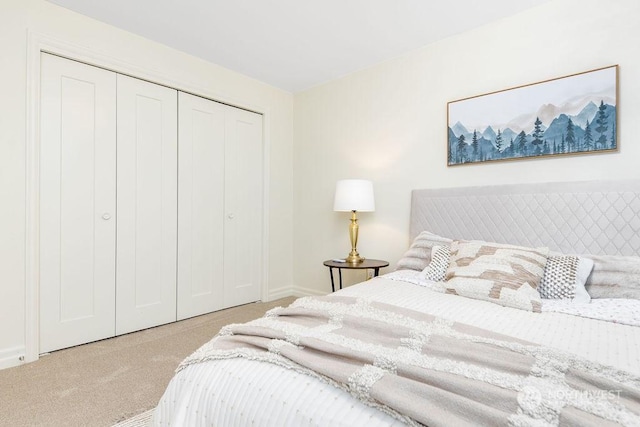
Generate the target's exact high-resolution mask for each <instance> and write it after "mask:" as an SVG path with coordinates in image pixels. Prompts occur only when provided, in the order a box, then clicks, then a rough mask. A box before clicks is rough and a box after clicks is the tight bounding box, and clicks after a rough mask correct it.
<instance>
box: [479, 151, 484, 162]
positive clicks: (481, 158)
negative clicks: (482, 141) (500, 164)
mask: <svg viewBox="0 0 640 427" xmlns="http://www.w3.org/2000/svg"><path fill="white" fill-rule="evenodd" d="M479 158H480V161H481V162H483V161H484V160H485V159H484V153H483V152H482V147H480V157H479Z"/></svg>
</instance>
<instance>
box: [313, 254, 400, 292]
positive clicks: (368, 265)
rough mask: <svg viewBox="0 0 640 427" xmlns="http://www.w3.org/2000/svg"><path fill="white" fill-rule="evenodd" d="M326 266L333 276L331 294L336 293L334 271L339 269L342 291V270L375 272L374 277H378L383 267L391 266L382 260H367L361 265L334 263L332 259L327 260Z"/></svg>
mask: <svg viewBox="0 0 640 427" xmlns="http://www.w3.org/2000/svg"><path fill="white" fill-rule="evenodd" d="M323 264H324V265H326V266H327V267H329V275H330V276H331V292H335V290H336V289H335V285H334V281H333V269H334V268H337V269H338V276H339V277H340V289H342V269H343V268H345V269H347V270H368V269H372V270H373V277H377V276H378V274H379V273H380V269H381V268H382V267H387V266H388V265H389V262H388V261H383V260H380V259H365V260H364V261H362V262H361V263H359V264H351V263H348V262H340V261H334V260H332V259H329V260H326V261H325V262H323Z"/></svg>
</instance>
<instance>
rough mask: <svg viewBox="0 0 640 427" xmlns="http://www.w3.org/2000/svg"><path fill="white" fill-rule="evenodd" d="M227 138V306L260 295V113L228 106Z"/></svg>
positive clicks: (225, 299)
mask: <svg viewBox="0 0 640 427" xmlns="http://www.w3.org/2000/svg"><path fill="white" fill-rule="evenodd" d="M225 122H226V126H225V128H226V143H225V152H226V153H225V164H226V167H225V197H224V200H225V215H226V216H225V236H224V305H225V307H232V306H236V305H240V304H246V303H248V302H253V301H258V300H259V299H260V288H261V286H262V280H261V275H262V227H263V224H262V217H263V216H262V146H263V144H262V116H261V115H260V114H256V113H251V112H248V111H245V110H241V109H238V108H233V107H228V108H227V113H226V120H225Z"/></svg>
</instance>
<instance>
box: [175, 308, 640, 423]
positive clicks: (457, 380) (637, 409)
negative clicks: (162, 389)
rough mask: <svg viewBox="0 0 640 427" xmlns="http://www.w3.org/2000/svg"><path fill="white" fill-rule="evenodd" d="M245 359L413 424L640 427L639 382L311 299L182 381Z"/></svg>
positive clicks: (526, 346) (409, 315)
mask: <svg viewBox="0 0 640 427" xmlns="http://www.w3.org/2000/svg"><path fill="white" fill-rule="evenodd" d="M234 357H244V358H247V359H253V360H260V361H265V362H270V363H274V364H277V365H280V366H283V367H286V368H288V369H293V370H296V371H299V372H303V373H305V374H307V375H311V376H314V377H316V378H319V379H321V380H323V381H325V382H328V383H330V384H333V385H335V386H337V387H340V388H342V389H343V390H346V391H347V392H349V393H351V394H352V395H353V396H355V397H357V398H358V399H360V400H361V401H362V402H364V403H365V404H367V405H369V406H372V407H375V408H378V409H380V410H382V411H384V412H386V413H388V414H390V415H391V416H393V417H395V418H397V419H399V420H401V421H404V422H405V423H406V424H408V425H420V424H424V425H428V426H432V427H435V426H442V425H449V426H450V425H456V426H460V425H491V426H498V425H512V426H533V425H535V426H545V425H559V424H560V425H576V426H577V425H579V426H585V425H594V426H601V425H604V424H610V423H618V424H621V425H626V426H640V378H639V377H637V376H635V375H633V374H631V373H628V372H624V371H620V370H617V369H615V368H612V367H607V366H603V365H600V364H597V363H594V362H591V361H588V360H584V359H581V358H579V357H577V356H574V355H571V354H568V353H564V352H561V351H558V350H554V349H551V348H546V347H542V346H539V345H535V344H531V343H528V342H525V341H521V340H517V339H514V338H510V337H506V336H504V335H500V334H496V333H493V332H490V331H486V330H483V329H480V328H476V327H473V326H469V325H464V324H460V323H455V322H452V321H449V320H444V319H441V318H437V317H434V316H431V315H428V314H424V313H419V312H415V311H412V310H408V309H403V308H400V307H396V306H391V305H387V304H382V303H377V302H371V301H368V300H364V299H360V298H358V299H356V298H351V297H341V296H329V297H307V298H301V299H298V300H297V301H295V302H294V303H293V304H292V305H291V306H289V307H287V308H282V307H278V308H276V309H273V310H271V311H269V312H268V313H267V314H266V315H265V317H263V318H261V319H257V320H254V321H251V322H249V323H246V324H237V325H229V326H226V327H225V328H223V329H222V330H221V331H220V333H219V334H218V336H216V337H215V338H214V339H213V340H211V341H210V342H209V343H207V344H205V345H204V346H202V347H201V348H200V349H199V350H197V351H196V352H195V353H193V354H192V355H191V356H189V357H188V358H187V359H185V361H184V362H182V364H181V365H180V367H179V368H178V370H181V369H184V368H185V367H187V366H189V365H191V364H194V363H199V362H203V361H209V360H217V359H228V358H234ZM605 420H607V421H608V422H607V421H605Z"/></svg>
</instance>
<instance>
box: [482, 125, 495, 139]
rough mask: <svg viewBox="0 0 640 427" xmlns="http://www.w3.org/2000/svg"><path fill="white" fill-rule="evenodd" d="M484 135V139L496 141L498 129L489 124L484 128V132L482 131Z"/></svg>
mask: <svg viewBox="0 0 640 427" xmlns="http://www.w3.org/2000/svg"><path fill="white" fill-rule="evenodd" d="M482 137H483V138H484V139H488V140H489V141H495V139H496V131H494V130H493V128H492V127H491V126H488V127H487V128H486V129H485V130H484V132H482Z"/></svg>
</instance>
